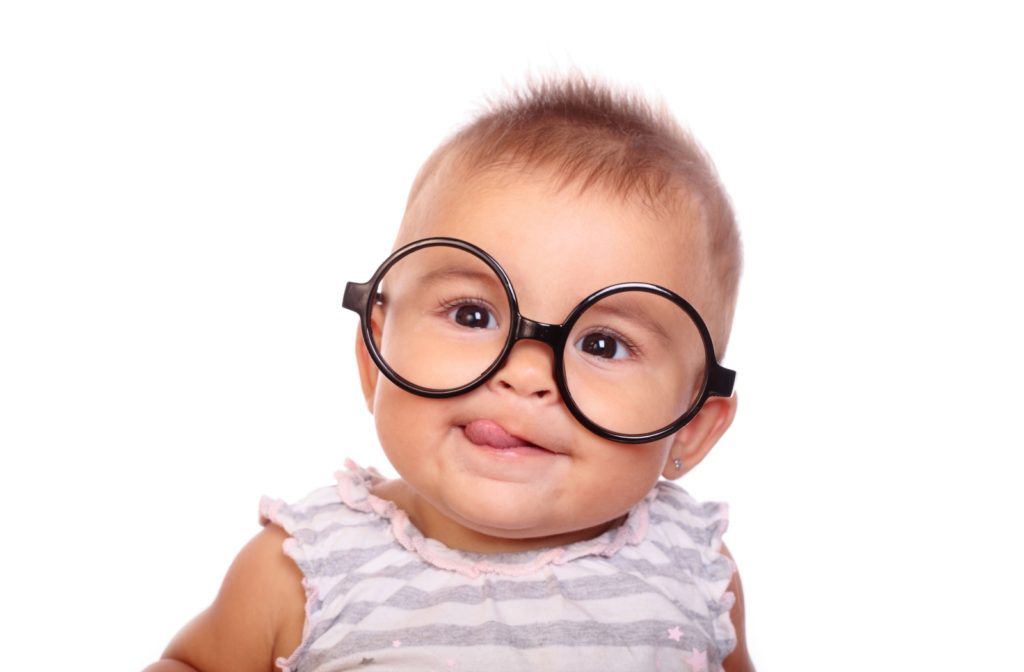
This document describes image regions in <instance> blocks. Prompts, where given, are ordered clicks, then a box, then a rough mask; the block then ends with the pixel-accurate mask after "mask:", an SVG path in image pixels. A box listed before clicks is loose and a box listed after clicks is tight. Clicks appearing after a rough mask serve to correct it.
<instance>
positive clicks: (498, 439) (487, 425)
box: [462, 420, 550, 452]
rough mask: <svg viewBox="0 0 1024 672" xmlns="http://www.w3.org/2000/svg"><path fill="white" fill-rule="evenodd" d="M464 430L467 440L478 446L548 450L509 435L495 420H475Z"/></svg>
mask: <svg viewBox="0 0 1024 672" xmlns="http://www.w3.org/2000/svg"><path fill="white" fill-rule="evenodd" d="M462 430H463V431H464V432H465V433H466V438H468V439H469V440H470V441H472V442H473V443H475V444H476V445H478V446H489V447H491V448H497V449H509V448H534V449H537V450H546V449H545V448H543V447H541V446H538V445H537V444H534V443H530V442H529V441H527V440H526V439H522V438H519V437H518V436H513V435H512V434H509V433H508V432H507V431H505V428H504V427H502V426H501V425H499V424H498V423H496V422H494V421H493V420H474V421H472V422H470V423H468V424H467V425H465V426H464V427H463V428H462ZM547 452H550V451H547Z"/></svg>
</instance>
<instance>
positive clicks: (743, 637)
mask: <svg viewBox="0 0 1024 672" xmlns="http://www.w3.org/2000/svg"><path fill="white" fill-rule="evenodd" d="M722 554H723V555H725V556H727V557H728V558H729V559H730V560H732V554H731V553H729V549H728V548H726V547H725V545H724V544H723V545H722ZM733 563H735V560H733ZM729 591H730V592H731V593H732V594H733V595H735V596H736V602H735V603H733V605H732V609H731V610H730V611H729V618H730V619H732V625H733V627H734V628H735V629H736V648H735V649H733V651H732V653H730V654H729V655H728V656H726V658H725V660H723V661H722V666H723V667H724V668H725V672H754V663H753V662H752V661H751V660H750V653H749V652H748V651H747V629H746V625H745V624H744V618H745V614H744V609H743V584H742V583H741V582H740V572H739V570H736V571H735V572H734V573H733V575H732V581H730V582H729Z"/></svg>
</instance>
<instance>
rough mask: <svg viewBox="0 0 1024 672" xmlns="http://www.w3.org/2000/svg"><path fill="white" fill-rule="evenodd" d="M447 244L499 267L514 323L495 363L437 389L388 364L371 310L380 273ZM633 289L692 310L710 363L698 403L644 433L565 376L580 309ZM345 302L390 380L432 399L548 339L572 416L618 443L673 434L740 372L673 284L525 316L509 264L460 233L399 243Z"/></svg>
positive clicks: (728, 390) (598, 295) (608, 290)
mask: <svg viewBox="0 0 1024 672" xmlns="http://www.w3.org/2000/svg"><path fill="white" fill-rule="evenodd" d="M442 246H443V247H453V248H455V249H458V250H462V251H464V252H468V253H470V254H472V255H474V256H476V257H477V258H478V259H480V260H481V261H483V262H484V263H485V264H487V266H488V267H489V268H490V269H491V270H492V271H494V274H495V275H496V276H497V277H498V279H499V280H500V281H501V284H502V287H504V289H505V296H506V297H508V303H509V310H510V314H511V319H512V324H511V325H509V330H508V337H507V338H506V340H505V345H504V346H503V347H502V350H501V353H500V354H499V355H498V356H497V357H496V358H495V360H494V363H493V364H491V365H490V366H489V367H487V369H485V370H484V372H483V373H481V374H480V375H479V376H477V378H475V379H474V380H472V381H470V382H469V383H467V384H465V385H462V386H460V387H456V388H452V389H443V390H438V389H433V388H429V387H422V386H420V385H417V384H415V383H413V382H412V381H409V380H406V379H405V378H403V377H402V376H401V375H399V374H398V373H397V372H396V371H395V370H393V369H392V368H391V367H390V366H389V365H388V363H387V362H386V361H385V360H384V358H383V357H382V356H381V354H380V352H379V351H378V349H377V344H376V342H375V341H374V338H373V332H372V330H371V316H372V313H373V308H374V305H376V304H377V303H378V301H379V298H380V297H379V295H378V294H377V293H376V292H374V291H373V288H374V287H376V286H377V284H378V283H379V282H380V280H381V278H382V277H383V276H384V274H385V273H387V272H388V271H389V270H390V269H391V267H392V266H394V265H395V264H396V263H397V262H398V261H400V260H401V259H403V258H405V257H407V256H409V255H410V254H412V253H414V252H416V251H418V250H422V249H424V248H428V247H442ZM629 291H640V292H649V293H651V294H656V295H658V296H661V297H663V298H665V299H668V300H669V301H672V302H673V303H674V304H676V305H677V306H679V307H680V308H681V309H682V310H683V311H685V312H686V313H687V314H688V315H689V316H690V319H692V320H693V323H694V324H695V325H696V327H697V331H698V332H700V337H701V340H702V341H703V343H704V355H705V358H706V363H707V366H706V367H705V369H704V380H703V382H702V384H701V391H700V394H699V395H698V397H697V401H695V402H694V404H693V405H692V406H691V407H690V408H689V409H688V410H687V411H686V412H685V413H684V414H683V415H681V416H680V417H679V418H677V419H676V420H675V421H673V422H671V423H669V424H668V425H665V426H664V427H662V428H660V429H658V430H655V431H652V432H645V433H642V434H623V433H621V432H615V431H611V430H609V429H606V428H604V427H602V426H600V425H598V424H597V423H596V422H594V421H593V420H591V419H590V418H588V417H587V416H586V415H585V414H584V413H583V411H582V410H580V408H579V406H577V405H576V402H575V401H574V400H573V398H572V394H570V392H569V386H568V384H567V383H566V379H565V362H564V352H565V344H566V341H567V340H568V338H569V334H570V333H571V332H572V328H573V326H574V325H575V324H576V321H577V320H578V319H579V318H580V316H581V315H583V312H584V311H586V310H587V308H589V307H590V306H592V305H594V304H595V303H597V302H598V301H600V300H601V299H604V298H607V297H609V296H611V295H613V294H619V293H621V292H629ZM342 306H343V307H344V308H347V309H348V310H351V311H353V312H355V313H357V314H358V315H359V322H360V331H361V333H362V336H363V342H364V343H365V344H366V349H367V351H368V352H369V353H370V358H371V359H372V360H373V362H374V364H376V365H377V368H378V369H380V371H381V373H383V374H384V375H385V376H386V377H387V378H388V380H390V381H391V382H392V383H394V384H395V385H397V386H398V387H400V388H402V389H403V390H405V391H406V392H411V393H412V394H416V395H419V396H421V397H428V398H431V399H444V398H448V397H455V396H458V395H460V394H465V393H467V392H470V391H472V390H474V389H476V388H477V387H479V386H481V385H483V384H484V383H485V382H486V381H487V380H488V379H490V378H491V376H493V375H494V373H495V372H496V371H498V370H499V369H501V368H502V367H503V366H504V365H505V361H506V360H507V359H508V356H509V353H511V352H512V348H513V347H514V346H515V344H516V343H517V342H519V341H521V340H525V339H530V340H535V341H540V342H542V343H546V344H547V345H549V346H550V347H551V349H552V351H553V353H554V363H553V371H552V374H553V377H554V379H555V384H556V385H557V387H558V392H559V394H560V395H561V397H562V402H563V403H564V404H565V405H566V407H567V408H568V409H569V412H570V413H572V415H573V417H574V418H576V420H577V421H578V422H579V423H580V424H581V425H583V426H584V427H586V428H587V429H588V430H590V431H591V432H593V433H594V434H597V435H598V436H600V437H602V438H605V439H610V440H612V441H617V442H619V443H649V442H651V441H657V440H658V439H662V438H664V437H666V436H669V435H670V434H674V433H675V432H677V431H679V430H680V429H681V428H682V427H683V426H684V425H686V423H688V422H689V421H690V420H692V419H693V417H694V416H695V415H697V413H699V412H700V409H701V408H702V407H703V406H704V403H705V402H706V401H707V400H708V398H709V397H729V396H731V395H732V391H733V385H734V384H735V381H736V372H735V371H732V370H731V369H727V368H725V367H723V366H722V365H720V364H719V363H718V360H717V359H716V358H715V348H714V344H713V343H712V342H711V333H710V332H709V331H708V328H707V325H706V324H705V323H704V320H703V319H702V318H701V316H700V314H699V313H698V312H697V310H696V309H695V308H694V307H693V306H692V305H690V303H689V301H687V300H686V299H684V298H683V297H681V296H679V295H678V294H676V293H675V292H673V291H672V290H670V289H666V288H665V287H661V286H660V285H652V284H649V283H645V282H622V283H618V284H615V285H611V286H609V287H605V288H604V289H599V290H597V291H596V292H594V293H592V294H590V295H589V296H587V297H586V298H585V299H583V300H582V301H580V302H579V303H578V304H576V307H575V308H573V309H572V311H571V312H570V313H569V315H568V317H566V319H565V321H564V322H562V323H561V324H548V323H546V322H538V321H536V320H531V319H530V318H528V317H525V316H524V315H523V314H522V313H521V312H519V301H518V300H517V299H516V293H515V289H513V287H512V281H511V280H509V277H508V275H507V274H506V273H505V269H503V268H502V267H501V265H500V264H498V262H497V260H495V259H494V257H492V256H491V255H490V254H488V253H487V252H485V251H484V250H482V249H480V248H479V247H477V246H476V245H473V244H472V243H468V242H466V241H464V240H460V239H458V238H447V237H433V238H423V239H421V240H417V241H414V242H412V243H409V244H408V245H405V246H403V247H401V248H399V249H398V250H396V251H395V252H393V253H392V254H391V256H389V257H388V258H387V259H385V260H384V263H382V264H381V265H380V266H379V267H378V268H377V271H376V272H375V273H374V274H373V277H371V278H370V279H369V280H367V281H366V282H349V283H347V284H346V285H345V296H344V299H343V300H342Z"/></svg>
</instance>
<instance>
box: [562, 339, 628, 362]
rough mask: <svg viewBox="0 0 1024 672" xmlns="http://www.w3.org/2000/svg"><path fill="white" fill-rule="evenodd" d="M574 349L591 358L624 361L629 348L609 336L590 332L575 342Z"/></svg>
mask: <svg viewBox="0 0 1024 672" xmlns="http://www.w3.org/2000/svg"><path fill="white" fill-rule="evenodd" d="M575 345H576V347H577V348H579V349H580V350H582V351H583V352H585V353H586V354H588V355H591V356H592V357H600V358H601V359H625V358H626V357H628V356H629V348H628V347H626V346H625V345H624V344H623V343H621V342H619V340H618V339H617V338H615V337H614V336H612V335H611V334H605V333H601V332H592V333H589V334H587V335H586V336H583V337H582V338H580V339H579V340H578V341H576V344H575Z"/></svg>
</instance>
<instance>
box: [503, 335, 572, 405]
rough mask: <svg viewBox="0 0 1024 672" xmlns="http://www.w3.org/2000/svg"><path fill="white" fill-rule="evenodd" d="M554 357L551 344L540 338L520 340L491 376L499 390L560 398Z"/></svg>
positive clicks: (549, 399)
mask: <svg viewBox="0 0 1024 672" xmlns="http://www.w3.org/2000/svg"><path fill="white" fill-rule="evenodd" d="M554 359H555V358H554V353H552V351H551V348H550V346H548V345H545V344H544V343H540V342H537V341H529V340H527V341H519V342H518V343H516V344H515V345H514V346H513V347H512V351H511V352H510V353H509V355H508V359H506V360H505V363H504V364H503V365H502V367H501V368H500V369H498V371H497V372H495V374H494V377H493V378H491V385H493V386H495V389H497V390H499V391H507V392H514V393H515V394H518V395H521V396H524V397H531V398H535V399H543V400H545V401H555V402H557V401H558V400H559V395H558V385H557V383H555V378H554Z"/></svg>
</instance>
